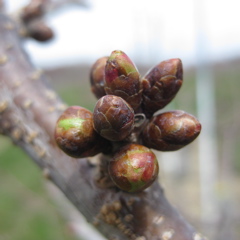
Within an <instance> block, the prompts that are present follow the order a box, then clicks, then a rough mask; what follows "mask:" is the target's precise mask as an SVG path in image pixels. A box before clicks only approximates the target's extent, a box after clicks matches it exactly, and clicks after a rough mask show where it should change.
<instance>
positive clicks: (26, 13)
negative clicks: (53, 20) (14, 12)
mask: <svg viewBox="0 0 240 240" xmlns="http://www.w3.org/2000/svg"><path fill="white" fill-rule="evenodd" d="M42 15H43V3H42V1H31V2H30V3H29V4H28V5H27V6H26V7H25V8H23V10H22V15H21V18H22V20H23V21H25V22H28V21H30V20H32V19H34V18H38V17H40V16H42Z"/></svg>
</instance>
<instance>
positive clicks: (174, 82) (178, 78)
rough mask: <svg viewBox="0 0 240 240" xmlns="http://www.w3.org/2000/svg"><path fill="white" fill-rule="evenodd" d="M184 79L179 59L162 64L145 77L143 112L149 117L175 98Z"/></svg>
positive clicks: (143, 82)
mask: <svg viewBox="0 0 240 240" xmlns="http://www.w3.org/2000/svg"><path fill="white" fill-rule="evenodd" d="M182 78H183V70H182V62H181V60H180V59H178V58H175V59H170V60H167V61H163V62H161V63H160V64H158V65H157V66H155V67H154V68H153V69H152V70H150V72H149V73H147V74H146V76H145V77H143V79H142V84H143V110H144V113H145V114H146V115H147V117H151V116H152V115H153V114H154V113H155V112H156V111H157V110H159V109H162V108H163V107H165V106H166V105H167V104H168V103H169V102H170V101H171V100H172V99H173V98H174V97H175V95H176V93H177V92H178V90H179V89H180V87H181V85H182Z"/></svg>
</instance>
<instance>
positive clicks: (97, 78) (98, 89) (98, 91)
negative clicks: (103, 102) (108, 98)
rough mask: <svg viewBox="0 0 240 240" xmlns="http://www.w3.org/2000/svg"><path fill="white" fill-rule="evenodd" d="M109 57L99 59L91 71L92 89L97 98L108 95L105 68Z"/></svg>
mask: <svg viewBox="0 0 240 240" xmlns="http://www.w3.org/2000/svg"><path fill="white" fill-rule="evenodd" d="M107 59H108V57H102V58H99V59H98V60H97V61H96V62H95V63H94V64H93V66H92V68H91V71H90V83H91V89H92V92H93V93H94V95H95V96H96V97H97V98H101V97H102V96H104V95H106V93H105V90H104V78H105V66H106V62H107Z"/></svg>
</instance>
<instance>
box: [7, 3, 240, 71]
mask: <svg viewBox="0 0 240 240" xmlns="http://www.w3.org/2000/svg"><path fill="white" fill-rule="evenodd" d="M7 1H9V7H10V9H11V10H13V9H16V8H17V7H18V6H19V5H21V4H22V3H23V2H27V0H18V1H16V0H7ZM90 3H91V8H89V9H85V8H80V7H76V6H74V7H71V8H68V10H67V11H61V12H60V11H58V12H57V13H55V14H54V15H51V16H48V18H47V19H48V22H49V24H50V25H51V26H52V27H53V29H55V32H56V38H55V40H54V41H51V42H50V43H48V44H38V43H36V42H35V41H32V40H31V41H27V43H26V48H27V49H28V50H29V51H30V54H31V57H32V59H33V60H34V62H35V63H36V64H37V65H39V66H41V67H44V66H49V65H50V66H52V65H59V64H60V65H61V64H70V63H72V62H74V61H78V62H79V63H84V62H86V63H92V62H94V61H95V60H96V59H97V58H99V57H101V56H105V55H109V54H110V53H111V52H112V51H113V50H115V49H119V50H122V51H124V52H125V53H127V54H128V55H129V56H130V57H131V58H132V59H133V60H134V61H135V62H136V63H140V62H142V63H145V64H149V65H153V64H155V63H158V62H159V61H162V60H165V59H168V58H173V57H174V58H175V57H178V58H181V59H182V61H183V62H184V64H185V65H192V64H195V63H196V57H197V55H199V53H200V54H203V58H206V59H208V60H219V61H220V60H222V59H226V58H231V57H237V56H240V19H239V8H240V2H238V1H236V0H227V1H226V0H181V1H179V0H169V1H160V0H91V2H90ZM199 39H201V40H199ZM199 46H200V48H201V49H200V50H199ZM197 47H198V51H197Z"/></svg>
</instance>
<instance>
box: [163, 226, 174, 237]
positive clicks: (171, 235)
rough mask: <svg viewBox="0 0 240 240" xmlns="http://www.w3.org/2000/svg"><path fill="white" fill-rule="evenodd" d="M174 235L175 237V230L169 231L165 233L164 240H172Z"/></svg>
mask: <svg viewBox="0 0 240 240" xmlns="http://www.w3.org/2000/svg"><path fill="white" fill-rule="evenodd" d="M173 235H174V230H173V229H170V230H167V231H165V232H163V234H162V240H170V239H171V238H172V237H173Z"/></svg>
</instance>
